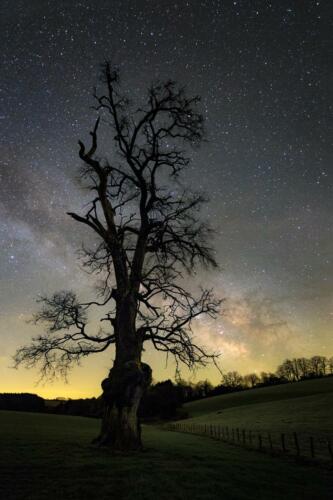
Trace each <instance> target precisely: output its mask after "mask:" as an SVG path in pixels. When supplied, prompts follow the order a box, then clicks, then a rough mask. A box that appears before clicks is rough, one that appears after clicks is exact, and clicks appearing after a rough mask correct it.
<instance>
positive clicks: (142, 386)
mask: <svg viewBox="0 0 333 500" xmlns="http://www.w3.org/2000/svg"><path fill="white" fill-rule="evenodd" d="M136 307H137V304H136V302H135V300H133V295H130V294H128V295H126V296H125V297H123V299H122V300H121V299H120V298H118V301H117V314H116V321H115V335H116V339H117V340H116V358H115V361H114V365H113V367H112V368H111V370H110V372H109V376H108V377H107V378H106V379H105V380H103V382H102V389H103V400H104V413H103V418H102V427H101V432H100V435H99V436H98V437H97V439H95V440H94V442H95V443H96V444H98V445H105V446H109V447H110V448H112V449H114V450H138V449H141V448H142V442H141V430H140V422H139V420H138V409H139V405H140V401H141V398H142V396H143V394H144V392H145V390H146V389H147V387H148V386H149V384H150V383H151V379H152V372H151V368H150V366H149V365H147V364H146V363H142V362H141V353H142V339H141V336H140V333H139V332H137V331H136V328H135V318H136Z"/></svg>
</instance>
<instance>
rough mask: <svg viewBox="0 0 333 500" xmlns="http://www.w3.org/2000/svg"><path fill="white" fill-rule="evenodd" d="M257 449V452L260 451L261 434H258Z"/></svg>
mask: <svg viewBox="0 0 333 500" xmlns="http://www.w3.org/2000/svg"><path fill="white" fill-rule="evenodd" d="M258 447H259V450H261V449H262V437H261V434H258Z"/></svg>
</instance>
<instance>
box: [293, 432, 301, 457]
mask: <svg viewBox="0 0 333 500" xmlns="http://www.w3.org/2000/svg"><path fill="white" fill-rule="evenodd" d="M293 435H294V442H295V448H296V455H297V456H298V457H299V456H300V449H299V442H298V437H297V433H296V432H294V433H293Z"/></svg>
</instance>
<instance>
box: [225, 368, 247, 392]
mask: <svg viewBox="0 0 333 500" xmlns="http://www.w3.org/2000/svg"><path fill="white" fill-rule="evenodd" d="M243 382H244V380H243V377H242V375H240V374H239V373H238V372H237V371H231V372H227V373H224V374H223V375H222V384H223V385H225V386H226V387H231V388H233V389H236V388H240V387H242V385H243Z"/></svg>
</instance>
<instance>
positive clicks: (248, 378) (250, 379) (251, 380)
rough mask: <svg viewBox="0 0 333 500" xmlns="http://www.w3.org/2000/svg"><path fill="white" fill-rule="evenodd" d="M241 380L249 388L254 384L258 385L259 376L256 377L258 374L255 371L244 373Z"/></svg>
mask: <svg viewBox="0 0 333 500" xmlns="http://www.w3.org/2000/svg"><path fill="white" fill-rule="evenodd" d="M243 380H244V384H245V385H246V386H247V387H251V388H253V387H255V386H256V385H258V384H259V383H260V378H259V377H258V375H257V374H256V373H249V374H247V375H244V377H243Z"/></svg>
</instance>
